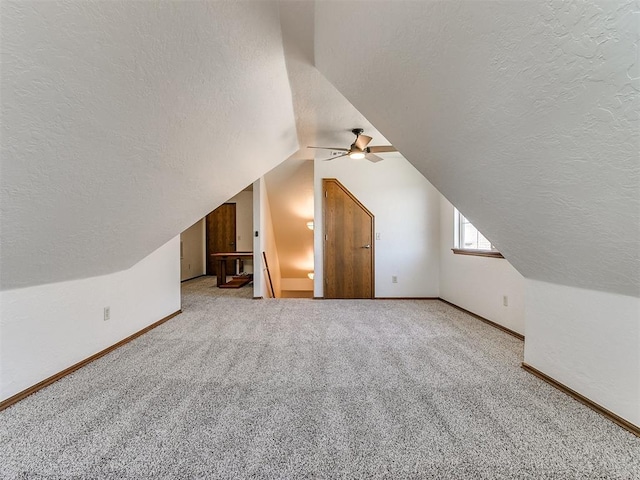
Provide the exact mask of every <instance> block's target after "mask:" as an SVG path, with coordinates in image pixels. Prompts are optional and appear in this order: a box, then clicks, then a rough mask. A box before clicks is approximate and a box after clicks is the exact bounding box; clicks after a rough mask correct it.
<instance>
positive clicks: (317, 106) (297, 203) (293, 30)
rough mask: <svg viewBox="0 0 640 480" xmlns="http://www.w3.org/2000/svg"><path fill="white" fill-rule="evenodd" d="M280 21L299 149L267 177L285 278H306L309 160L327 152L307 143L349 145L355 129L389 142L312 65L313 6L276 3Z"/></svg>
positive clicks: (310, 266)
mask: <svg viewBox="0 0 640 480" xmlns="http://www.w3.org/2000/svg"><path fill="white" fill-rule="evenodd" d="M280 20H281V24H282V36H283V41H284V51H285V57H286V64H287V71H288V74H289V81H290V84H291V92H292V97H293V107H294V111H295V117H296V128H297V131H298V138H299V142H300V147H301V148H300V150H299V151H297V152H296V153H295V154H294V155H292V157H291V158H290V159H289V160H287V161H286V162H283V163H282V164H280V165H278V166H277V167H276V168H275V169H274V170H273V171H272V172H270V173H269V174H268V175H267V176H266V177H265V179H266V183H267V189H268V195H269V202H270V204H271V214H272V218H273V226H274V232H275V236H276V243H277V247H278V258H279V263H280V271H281V273H282V276H283V277H294V278H295V277H299V278H303V277H304V278H306V276H307V273H308V272H309V271H311V270H313V234H312V232H311V231H310V230H308V229H307V227H306V222H307V221H309V220H311V219H312V218H313V162H311V161H309V160H313V158H314V156H315V155H318V158H329V156H330V154H331V152H330V151H328V150H311V149H307V148H306V146H307V145H316V146H334V147H345V148H346V147H348V146H349V145H350V144H351V143H352V142H353V140H354V138H355V137H354V136H353V134H352V133H351V129H353V128H356V127H359V128H363V129H364V130H365V133H366V134H367V135H370V136H372V137H373V139H374V140H373V143H374V144H376V145H387V144H388V142H387V140H386V139H385V138H384V137H383V136H382V135H381V134H380V132H378V131H377V130H376V129H375V128H374V127H373V125H371V123H369V122H368V121H367V119H366V118H364V116H363V115H362V114H361V113H360V112H358V110H356V109H355V108H354V107H353V105H351V104H350V103H349V102H348V101H347V99H345V98H344V96H343V95H342V94H341V93H340V92H338V91H337V90H336V88H335V87H334V86H333V85H331V84H330V83H329V82H328V81H327V79H326V78H324V77H323V76H322V74H320V72H318V70H317V69H316V68H315V67H314V66H313V48H314V45H313V42H314V35H313V32H314V3H313V2H300V1H286V2H280Z"/></svg>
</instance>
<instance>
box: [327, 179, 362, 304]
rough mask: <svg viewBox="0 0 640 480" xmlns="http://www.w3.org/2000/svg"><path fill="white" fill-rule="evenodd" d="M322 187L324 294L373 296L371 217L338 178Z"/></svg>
mask: <svg viewBox="0 0 640 480" xmlns="http://www.w3.org/2000/svg"><path fill="white" fill-rule="evenodd" d="M322 188H323V191H324V208H323V210H324V233H325V241H324V297H325V298H373V296H374V245H373V235H374V234H373V232H374V230H373V228H374V217H373V214H372V213H371V212H370V211H369V210H367V208H366V207H365V206H364V205H362V203H360V202H359V201H358V199H357V198H356V197H354V196H353V195H352V194H351V192H349V191H348V190H347V189H346V188H345V187H344V186H343V185H342V184H341V183H340V182H338V180H336V179H334V178H325V179H323V180H322Z"/></svg>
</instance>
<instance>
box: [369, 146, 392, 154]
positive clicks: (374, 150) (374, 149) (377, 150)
mask: <svg viewBox="0 0 640 480" xmlns="http://www.w3.org/2000/svg"><path fill="white" fill-rule="evenodd" d="M397 151H398V149H397V148H396V147H394V146H393V145H380V146H377V147H369V148H367V152H369V153H385V152H397Z"/></svg>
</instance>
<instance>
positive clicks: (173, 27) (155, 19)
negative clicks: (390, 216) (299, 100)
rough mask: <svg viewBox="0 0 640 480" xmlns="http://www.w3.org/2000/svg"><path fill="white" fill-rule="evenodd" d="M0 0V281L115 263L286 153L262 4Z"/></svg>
mask: <svg viewBox="0 0 640 480" xmlns="http://www.w3.org/2000/svg"><path fill="white" fill-rule="evenodd" d="M0 8H1V11H0V13H1V20H0V21H1V22H2V23H1V43H2V69H1V73H0V74H1V82H2V83H1V84H2V100H1V101H2V151H1V156H2V175H1V178H0V195H1V200H2V201H1V204H0V213H1V219H2V231H1V233H0V235H1V237H0V241H1V244H2V249H1V252H0V261H1V264H2V269H1V287H2V289H10V288H16V287H24V286H29V285H34V284H40V283H49V282H58V281H63V280H69V279H75V278H83V277H89V276H94V275H100V274H105V273H110V272H114V271H117V270H122V269H125V268H128V267H130V266H132V265H133V264H135V263H136V262H138V261H139V260H141V259H142V258H144V257H145V256H146V255H148V254H150V253H151V252H153V251H154V250H155V249H157V248H158V247H160V246H161V245H163V244H164V243H166V242H167V241H169V240H170V239H171V238H173V237H175V236H176V235H177V234H179V233H180V232H181V231H182V230H184V229H185V228H186V227H188V226H189V225H190V224H192V223H193V222H194V221H195V220H197V219H198V218H201V217H202V216H203V215H205V214H206V213H208V212H209V211H210V210H211V209H212V206H215V205H218V204H220V203H222V202H224V201H225V200H226V199H228V198H230V197H231V196H233V195H234V194H235V193H237V192H238V191H240V190H241V189H242V188H243V187H245V186H246V185H247V184H249V183H251V182H252V181H254V180H255V179H256V178H258V177H260V176H261V175H263V174H264V173H266V172H267V171H269V170H271V169H272V168H273V167H274V166H275V165H277V164H278V163H280V162H281V161H282V160H284V159H285V158H287V157H289V156H290V155H291V154H292V153H294V152H295V151H296V150H297V148H298V143H297V137H296V128H295V119H294V115H293V108H292V103H291V90H290V87H289V80H288V77H287V71H286V68H285V61H284V55H283V49H282V37H281V30H280V22H279V15H278V6H277V4H275V3H269V2H251V3H249V2H130V1H114V2H93V3H85V2H56V3H54V2H2V3H1V4H0Z"/></svg>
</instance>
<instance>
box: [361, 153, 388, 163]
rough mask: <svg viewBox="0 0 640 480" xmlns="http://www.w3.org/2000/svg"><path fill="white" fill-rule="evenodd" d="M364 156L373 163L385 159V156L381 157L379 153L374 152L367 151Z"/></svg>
mask: <svg viewBox="0 0 640 480" xmlns="http://www.w3.org/2000/svg"><path fill="white" fill-rule="evenodd" d="M364 158H366V159H367V160H369V161H370V162H373V163H378V162H381V161H382V160H384V158H382V157H379V156H378V155H374V154H373V153H367V154H366V155H365V156H364Z"/></svg>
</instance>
